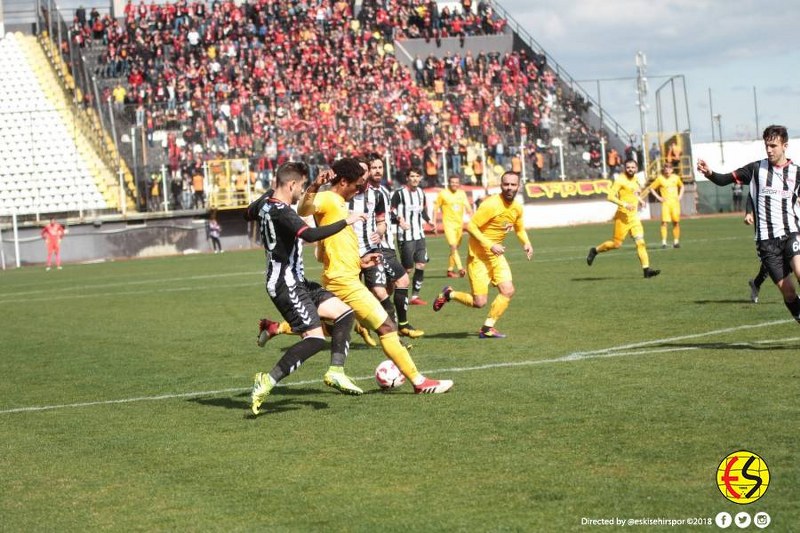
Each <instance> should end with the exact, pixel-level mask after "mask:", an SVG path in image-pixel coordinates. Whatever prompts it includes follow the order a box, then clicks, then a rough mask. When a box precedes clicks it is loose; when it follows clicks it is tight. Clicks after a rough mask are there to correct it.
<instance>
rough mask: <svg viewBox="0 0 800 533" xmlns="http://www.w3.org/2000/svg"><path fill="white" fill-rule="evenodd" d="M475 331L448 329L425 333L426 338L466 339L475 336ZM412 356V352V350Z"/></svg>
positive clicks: (476, 334)
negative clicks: (441, 331)
mask: <svg viewBox="0 0 800 533" xmlns="http://www.w3.org/2000/svg"><path fill="white" fill-rule="evenodd" d="M477 336H478V333H477V332H472V331H448V332H443V333H434V334H428V333H426V334H425V337H424V338H426V339H468V338H470V337H477ZM411 355H412V357H413V355H414V354H413V352H412V354H411Z"/></svg>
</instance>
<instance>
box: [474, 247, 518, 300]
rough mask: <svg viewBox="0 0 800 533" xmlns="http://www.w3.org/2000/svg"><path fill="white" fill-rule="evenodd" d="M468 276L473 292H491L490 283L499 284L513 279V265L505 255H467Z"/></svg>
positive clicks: (479, 293) (476, 293) (480, 293)
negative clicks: (509, 264)
mask: <svg viewBox="0 0 800 533" xmlns="http://www.w3.org/2000/svg"><path fill="white" fill-rule="evenodd" d="M467 276H469V285H470V287H472V294H475V295H485V294H489V284H490V283H491V284H492V285H493V286H495V287H496V286H497V285H499V284H501V283H503V282H505V281H511V267H510V266H508V261H506V256H505V255H494V254H491V255H485V256H476V255H473V254H471V253H470V254H469V256H467Z"/></svg>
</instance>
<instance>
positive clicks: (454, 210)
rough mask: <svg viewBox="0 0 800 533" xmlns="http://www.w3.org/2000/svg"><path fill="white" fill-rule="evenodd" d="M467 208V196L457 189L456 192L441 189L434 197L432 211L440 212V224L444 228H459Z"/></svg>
mask: <svg viewBox="0 0 800 533" xmlns="http://www.w3.org/2000/svg"><path fill="white" fill-rule="evenodd" d="M468 206H469V200H467V194H466V193H465V192H464V191H463V190H461V189H458V190H457V191H456V192H453V191H451V190H450V189H442V190H441V191H439V196H437V197H436V202H435V203H434V209H437V210H438V209H441V210H442V223H443V224H444V225H446V226H459V227H460V226H461V225H463V224H464V213H465V212H466V211H467V207H468Z"/></svg>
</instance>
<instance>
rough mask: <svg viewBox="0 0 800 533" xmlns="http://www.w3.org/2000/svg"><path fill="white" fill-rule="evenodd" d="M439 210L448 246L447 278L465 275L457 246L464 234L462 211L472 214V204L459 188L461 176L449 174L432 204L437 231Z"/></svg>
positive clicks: (434, 230) (434, 227) (434, 224)
mask: <svg viewBox="0 0 800 533" xmlns="http://www.w3.org/2000/svg"><path fill="white" fill-rule="evenodd" d="M439 211H441V212H442V228H443V230H444V238H445V240H446V241H447V244H448V245H449V246H450V259H449V262H448V264H447V277H448V278H463V277H464V276H466V275H467V271H466V270H464V268H463V266H462V265H461V256H459V255H458V247H459V246H460V245H461V237H462V236H463V235H464V213H466V214H468V215H472V206H471V205H470V203H469V200H468V199H467V195H466V193H465V192H464V191H463V190H462V189H461V178H459V177H458V176H450V177H449V178H448V179H447V188H446V189H442V190H441V191H439V195H438V196H437V197H436V202H435V203H434V206H433V232H434V233H436V232H437V229H436V228H437V227H436V219H437V218H438V213H439Z"/></svg>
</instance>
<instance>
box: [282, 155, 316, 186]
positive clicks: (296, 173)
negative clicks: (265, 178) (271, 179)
mask: <svg viewBox="0 0 800 533" xmlns="http://www.w3.org/2000/svg"><path fill="white" fill-rule="evenodd" d="M307 177H308V165H306V164H305V163H303V162H302V161H288V162H286V163H283V164H282V165H281V166H279V167H278V171H277V172H276V173H275V184H276V185H277V186H278V187H282V186H283V185H286V184H287V183H289V182H290V181H296V180H302V181H305V180H306V178H307Z"/></svg>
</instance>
